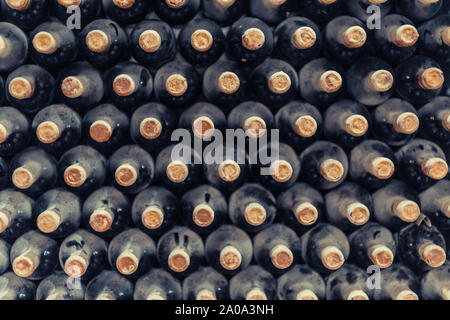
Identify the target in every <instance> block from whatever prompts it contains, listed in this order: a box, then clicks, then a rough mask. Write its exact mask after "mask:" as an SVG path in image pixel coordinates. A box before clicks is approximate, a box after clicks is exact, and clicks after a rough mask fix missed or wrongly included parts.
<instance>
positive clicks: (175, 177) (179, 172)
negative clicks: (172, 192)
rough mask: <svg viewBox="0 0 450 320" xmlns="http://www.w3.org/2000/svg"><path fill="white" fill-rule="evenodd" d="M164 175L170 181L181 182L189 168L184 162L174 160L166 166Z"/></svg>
mask: <svg viewBox="0 0 450 320" xmlns="http://www.w3.org/2000/svg"><path fill="white" fill-rule="evenodd" d="M166 175H167V177H168V178H169V180H170V181H172V182H174V183H181V182H183V181H184V180H186V178H187V177H188V175H189V169H188V167H187V165H186V164H185V163H183V162H181V161H179V160H175V161H172V162H171V163H169V165H168V166H167V169H166Z"/></svg>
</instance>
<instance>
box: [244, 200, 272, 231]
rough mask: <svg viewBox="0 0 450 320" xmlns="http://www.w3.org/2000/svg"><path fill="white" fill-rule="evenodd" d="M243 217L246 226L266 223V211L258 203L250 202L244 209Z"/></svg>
mask: <svg viewBox="0 0 450 320" xmlns="http://www.w3.org/2000/svg"><path fill="white" fill-rule="evenodd" d="M244 217H245V220H246V221H247V223H248V224H250V225H252V226H260V225H262V224H263V223H264V222H265V221H266V218H267V213H266V209H265V208H264V207H263V206H262V205H260V204H259V203H256V202H252V203H250V204H248V205H247V207H245V212H244Z"/></svg>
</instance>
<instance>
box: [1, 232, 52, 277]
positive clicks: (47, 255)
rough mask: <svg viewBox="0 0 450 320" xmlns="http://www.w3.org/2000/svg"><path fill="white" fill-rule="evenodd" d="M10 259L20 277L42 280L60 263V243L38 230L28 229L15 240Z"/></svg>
mask: <svg viewBox="0 0 450 320" xmlns="http://www.w3.org/2000/svg"><path fill="white" fill-rule="evenodd" d="M10 261H11V265H12V269H13V271H14V273H15V274H16V275H18V276H19V277H22V278H26V279H28V280H41V279H43V278H45V277H47V276H49V275H51V274H52V273H53V272H54V271H55V269H56V266H57V265H58V245H57V243H56V241H55V240H53V239H51V238H49V237H47V236H44V235H42V234H41V233H39V232H38V231H35V230H33V231H28V232H27V233H25V234H23V235H21V236H20V237H19V238H17V239H16V241H14V243H13V245H12V247H11V251H10Z"/></svg>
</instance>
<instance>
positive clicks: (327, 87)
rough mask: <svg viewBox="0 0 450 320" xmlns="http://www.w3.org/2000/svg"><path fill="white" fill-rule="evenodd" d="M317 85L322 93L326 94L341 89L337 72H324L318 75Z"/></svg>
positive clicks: (339, 76)
mask: <svg viewBox="0 0 450 320" xmlns="http://www.w3.org/2000/svg"><path fill="white" fill-rule="evenodd" d="M319 85H320V88H321V89H322V91H324V92H326V93H334V92H337V91H339V90H340V89H341V88H342V77H341V75H340V74H339V72H337V71H334V70H328V71H325V72H324V73H322V74H321V75H320V78H319Z"/></svg>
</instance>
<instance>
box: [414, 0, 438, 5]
mask: <svg viewBox="0 0 450 320" xmlns="http://www.w3.org/2000/svg"><path fill="white" fill-rule="evenodd" d="M418 1H419V2H420V3H422V4H432V3H436V2H438V1H439V0H418Z"/></svg>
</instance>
